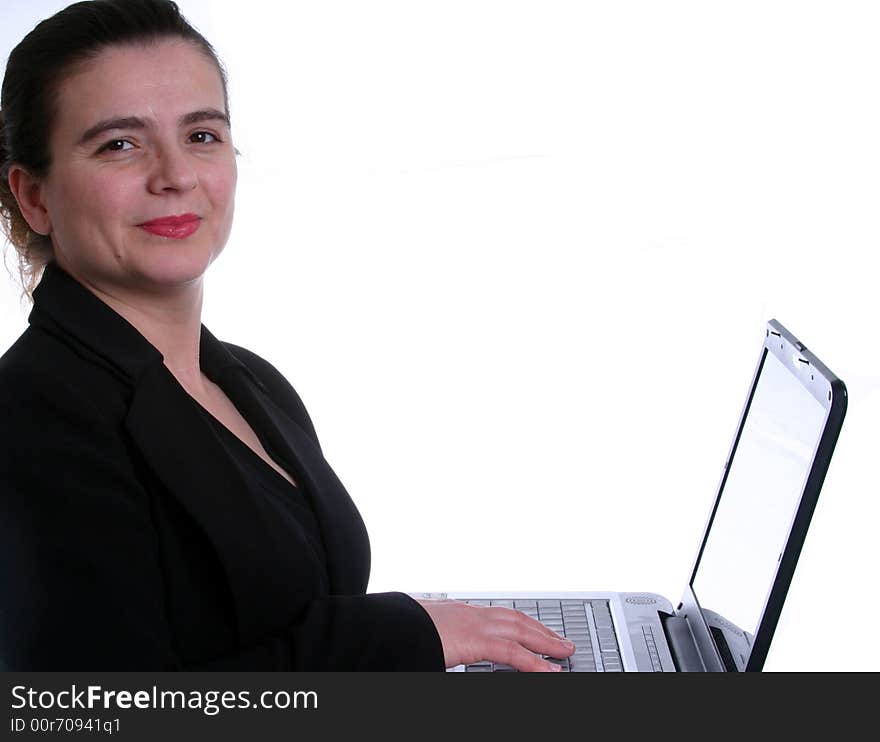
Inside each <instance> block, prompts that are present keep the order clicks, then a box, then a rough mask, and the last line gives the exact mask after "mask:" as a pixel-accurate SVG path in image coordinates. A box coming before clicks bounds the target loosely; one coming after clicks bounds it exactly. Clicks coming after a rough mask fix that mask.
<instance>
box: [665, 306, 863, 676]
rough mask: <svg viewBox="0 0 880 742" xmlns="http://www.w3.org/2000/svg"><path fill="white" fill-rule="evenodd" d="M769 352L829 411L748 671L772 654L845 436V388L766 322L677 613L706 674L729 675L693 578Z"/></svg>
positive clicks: (788, 335)
mask: <svg viewBox="0 0 880 742" xmlns="http://www.w3.org/2000/svg"><path fill="white" fill-rule="evenodd" d="M770 353H772V354H773V355H775V356H776V357H777V358H778V359H779V360H780V361H781V362H782V364H783V366H785V368H787V369H788V370H789V372H790V373H791V374H792V376H793V377H795V378H796V379H797V380H798V381H799V382H800V383H801V384H802V385H803V386H804V387H805V388H806V389H807V390H808V391H809V392H810V393H811V394H812V396H813V397H814V398H815V399H816V400H817V401H818V402H819V403H820V404H822V406H823V408H824V409H825V411H826V415H825V423H824V427H823V430H822V434H821V436H820V437H819V442H818V445H817V446H816V449H815V452H814V454H813V462H812V465H811V467H810V471H809V474H808V475H807V477H806V480H805V484H804V489H803V492H802V493H801V497H800V502H799V503H798V507H797V513H796V515H795V517H794V521H793V523H792V527H791V530H790V532H789V535H788V539H787V540H786V543H785V547H784V549H783V552H782V558H781V559H780V561H779V565H778V567H777V570H776V575H775V578H774V581H773V586H772V587H771V589H770V592H769V594H768V597H767V600H766V603H765V605H764V610H763V611H762V613H761V617H760V619H759V621H758V627H757V630H756V631H755V637H754V641H753V643H752V651H751V653H750V654H749V658H748V661H747V663H746V666H745V671H746V672H751V671H758V670H760V669H761V668H762V667H763V666H764V661H765V660H766V658H767V652H768V650H769V648H770V642H771V640H772V639H773V633H774V631H775V630H776V625H777V623H778V622H779V616H780V614H781V613H782V605H783V603H784V602H785V596H786V595H787V594H788V588H789V586H790V585H791V580H792V577H793V575H794V569H795V566H796V564H797V560H798V558H799V557H800V553H801V549H802V547H803V544H804V540H805V538H806V534H807V529H808V528H809V525H810V520H811V519H812V517H813V512H814V510H815V508H816V502H817V501H818V498H819V492H820V490H821V489H822V483H823V482H824V480H825V475H826V473H827V471H828V465H829V463H830V461H831V455H832V453H833V452H834V447H835V445H836V443H837V439H838V436H839V435H840V428H841V425H842V423H843V418H844V415H845V414H846V406H847V393H846V386H845V385H844V383H843V382H842V381H841V380H840V379H839V378H837V376H835V375H834V374H833V373H832V372H831V371H830V370H829V369H828V368H827V367H826V366H825V365H824V364H823V363H822V362H821V361H820V360H819V359H818V358H816V356H815V355H814V354H813V353H812V352H810V351H809V350H808V349H807V348H806V347H805V346H804V345H803V344H802V343H800V342H799V341H798V340H797V338H795V337H794V336H793V335H792V334H791V333H790V332H788V330H786V329H785V328H784V327H783V326H782V325H781V324H780V323H779V322H777V321H776V320H770V322H768V323H767V329H766V335H765V340H764V344H763V347H762V348H761V353H760V356H759V359H758V364H757V367H756V368H755V373H754V376H753V378H752V383H751V386H750V387H749V394H748V396H747V398H746V403H745V405H744V407H743V411H742V414H741V415H740V420H739V424H738V425H737V429H736V435H735V436H734V439H733V443H732V445H731V447H730V452H729V453H728V455H727V459H726V460H725V464H724V471H723V473H722V476H721V482H720V484H719V486H718V491H717V493H716V495H715V499H714V501H713V503H712V508H711V510H710V514H709V519H708V522H707V524H706V528H705V530H704V532H703V538H702V540H701V542H700V547H699V549H698V550H697V556H696V559H695V560H694V566H693V569H692V570H691V576H690V579H689V580H688V584H687V586H686V588H685V593H684V595H683V597H682V601H681V603H680V604H679V606H678V610H677V612H676V615H683V616H685V617H687V618H688V619H689V623H690V624H691V628H692V631H693V632H694V639H695V642H696V644H697V646H698V648H699V649H700V653H701V655H702V656H703V660H704V664H705V665H706V669H707V670H711V671H718V670H720V671H723V670H725V667H724V664H723V663H722V661H721V656H720V653H719V652H718V648H717V646H716V645H715V640H714V639H713V638H712V635H711V632H710V630H709V627H708V624H707V622H706V619H705V617H704V616H703V613H702V609H701V608H700V604H699V598H698V597H697V596H696V595H695V593H694V589H693V584H694V578H695V577H696V574H697V570H698V568H699V565H700V559H701V558H702V555H703V550H704V549H705V547H706V542H707V540H708V537H709V531H710V529H711V527H712V522H713V520H714V518H715V514H716V512H717V510H718V504H719V502H720V499H721V495H722V494H723V492H724V486H725V484H726V482H727V475H728V472H729V471H730V463H731V462H732V461H733V457H734V455H735V453H736V449H737V446H738V444H739V441H740V436H741V434H742V430H743V427H744V424H745V421H746V417H747V415H748V412H749V409H750V407H751V403H752V400H753V398H754V394H755V389H756V387H757V383H758V380H759V378H760V375H761V370H762V369H763V367H764V362H765V360H766V358H767V355H768V354H770Z"/></svg>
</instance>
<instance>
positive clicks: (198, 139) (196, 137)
mask: <svg viewBox="0 0 880 742" xmlns="http://www.w3.org/2000/svg"><path fill="white" fill-rule="evenodd" d="M189 141H191V142H193V143H194V144H211V143H212V142H219V141H220V138H219V137H218V136H217V135H216V134H212V133H211V132H210V131H194V132H193V133H192V134H190V135H189Z"/></svg>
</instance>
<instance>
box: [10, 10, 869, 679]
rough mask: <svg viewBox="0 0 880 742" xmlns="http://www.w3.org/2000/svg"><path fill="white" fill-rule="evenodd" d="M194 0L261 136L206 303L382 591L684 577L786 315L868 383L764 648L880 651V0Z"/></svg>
mask: <svg viewBox="0 0 880 742" xmlns="http://www.w3.org/2000/svg"><path fill="white" fill-rule="evenodd" d="M65 4H66V3H59V2H47V1H45V0H26V1H25V0H12V2H9V0H4V4H3V24H2V28H0V54H2V57H3V58H4V59H5V56H6V55H7V54H8V52H9V50H10V49H11V48H12V46H13V45H14V44H15V43H17V41H18V40H19V39H20V38H21V37H22V36H23V35H24V34H25V33H26V32H27V31H29V30H30V29H31V28H32V26H33V25H34V24H35V23H36V21H37V20H39V19H40V18H43V17H45V16H47V15H49V14H50V13H51V12H54V11H55V10H57V9H60V8H61V7H63V5H65ZM181 7H182V9H183V11H184V13H185V14H186V15H187V16H188V17H189V18H190V20H191V21H192V22H193V23H194V24H195V25H196V26H197V27H199V28H200V29H201V30H202V31H203V32H204V33H205V35H206V36H207V37H208V38H209V39H210V40H211V41H212V42H213V43H214V45H215V46H216V47H217V49H218V51H219V52H220V55H221V57H222V58H223V59H224V61H225V62H226V65H227V67H228V68H229V73H230V94H231V105H232V115H233V125H234V135H235V139H236V144H237V146H238V147H239V149H240V150H241V151H242V153H243V154H242V157H241V158H240V160H239V166H240V179H239V189H238V200H237V214H236V223H235V227H234V229H233V233H232V237H231V239H230V242H229V244H228V246H227V248H226V251H225V252H224V254H223V256H222V257H221V258H220V260H219V261H218V262H217V263H216V264H215V265H214V266H212V269H211V271H210V272H209V277H208V279H207V283H206V300H205V307H204V316H203V319H204V322H205V324H206V325H207V326H208V327H209V328H210V329H211V331H212V332H213V333H214V334H215V335H217V336H218V337H220V338H221V339H224V340H228V341H231V342H235V343H238V344H241V345H244V346H246V347H249V348H251V349H252V350H254V351H255V352H257V353H259V354H260V355H262V356H264V357H265V358H267V359H268V360H270V361H271V362H272V363H274V364H275V365H276V366H277V367H278V368H279V369H280V370H281V371H282V373H284V374H285V376H286V377H287V378H288V379H289V380H290V381H291V383H293V385H294V386H295V387H296V388H297V390H298V391H299V392H300V394H301V396H302V397H303V399H304V401H305V403H306V405H307V407H308V409H309V411H310V413H311V415H312V417H313V419H314V421H315V425H316V427H317V430H318V435H319V437H320V439H321V442H322V444H323V447H324V450H325V454H326V456H327V458H328V460H329V461H330V463H331V464H332V465H333V467H334V469H335V470H336V472H337V474H338V475H339V476H340V478H341V479H342V481H343V482H344V483H345V485H346V487H347V489H348V490H349V492H350V493H351V495H352V496H353V498H354V499H355V501H356V503H357V505H358V507H359V509H360V510H361V513H362V515H363V516H364V519H365V521H366V523H367V527H368V529H369V532H370V536H371V541H372V547H373V569H372V579H371V583H370V590H371V591H384V590H406V591H420V590H450V591H451V590H479V589H496V590H499V589H512V590H528V589H545V590H546V589H565V590H593V589H597V590H598V589H613V590H649V591H654V592H660V593H663V594H664V595H666V596H667V597H669V598H670V599H671V600H672V601H673V602H674V603H676V602H677V601H678V598H679V596H680V595H681V591H682V588H683V586H684V584H685V582H686V580H687V577H688V576H689V571H690V568H691V566H692V560H693V558H694V555H695V553H696V549H697V546H698V542H699V537H700V533H701V531H702V528H703V526H704V523H705V519H706V517H707V516H708V508H709V507H710V504H711V501H712V498H713V497H714V494H715V490H716V487H717V484H718V480H719V477H720V474H721V466H722V463H723V461H724V458H725V456H726V454H727V451H728V447H729V445H730V440H731V437H732V435H733V432H734V426H735V423H736V420H737V418H738V416H739V414H740V411H741V408H742V405H743V402H744V401H745V394H746V392H747V388H748V384H749V381H750V379H751V375H752V372H753V370H754V365H755V362H756V361H757V353H758V348H759V345H760V343H761V340H762V337H763V333H764V324H765V322H766V320H768V319H770V318H772V317H775V318H777V319H779V320H780V321H781V322H782V323H783V324H784V325H786V326H787V327H788V328H789V330H791V331H792V332H793V333H794V334H795V335H797V336H798V337H799V339H800V340H801V341H803V342H804V343H805V344H806V345H807V346H808V347H809V348H811V349H812V350H813V351H814V352H815V353H816V354H817V355H818V356H819V357H820V358H821V359H823V360H824V361H825V362H826V363H827V365H828V366H829V367H830V368H831V369H832V371H834V372H835V373H836V374H838V375H839V376H840V377H841V378H842V379H844V381H845V382H846V383H847V385H848V388H849V393H850V408H849V412H848V414H847V419H846V422H845V424H844V429H843V432H842V434H841V438H840V442H839V444H838V448H837V452H836V454H835V458H834V461H833V462H832V465H831V469H830V471H829V474H828V477H827V479H826V483H825V487H824V489H823V491H822V496H821V498H820V501H819V505H818V508H817V510H816V513H815V516H814V519H813V524H812V526H811V529H810V533H809V536H808V538H807V542H806V545H805V547H804V551H803V553H802V556H801V560H800V562H799V566H798V570H797V573H796V575H795V579H794V582H793V584H792V587H791V591H790V593H789V598H788V601H787V603H786V608H785V611H784V612H783V615H782V619H781V622H780V626H779V629H778V633H777V637H776V639H775V640H774V644H773V646H772V648H771V652H770V656H769V658H768V660H767V663H766V669H767V670H813V669H822V670H856V669H858V670H877V669H880V662H878V660H880V648H878V643H877V642H876V641H874V640H873V639H871V638H870V637H871V635H872V631H873V629H872V627H871V626H872V624H873V617H874V616H876V615H877V612H878V608H880V598H878V590H877V587H876V577H875V574H874V572H875V566H876V564H877V546H876V544H877V523H878V515H880V508H878V504H877V501H878V495H880V491H878V477H877V473H876V472H877V469H876V465H875V459H876V455H877V441H878V440H880V435H878V432H880V431H878V419H880V416H878V413H880V362H878V361H880V357H878V356H880V353H878V344H877V328H876V320H877V316H878V311H877V299H876V292H875V284H876V282H877V278H876V266H877V259H876V257H875V253H876V251H877V248H878V244H880V239H878V238H880V219H878V215H880V211H878V203H880V137H878V131H880V95H878V89H880V88H878V83H880V45H878V44H877V38H878V34H880V9H878V6H877V4H876V3H871V2H862V3H859V2H834V3H831V2H825V3H819V2H803V1H801V2H772V1H768V0H762V1H761V2H738V3H725V4H721V3H706V2H662V3H658V2H620V3H604V2H555V1H552V0H540V1H538V0H528V1H523V2H515V1H512V0H504V1H498V2H489V1H487V0H466V1H465V2H461V1H459V0H444V2H422V1H417V0H407V1H401V2H388V1H385V0H382V1H380V0H372V1H371V2H368V3H364V2H336V1H332V0H321V1H320V2H318V1H317V0H316V1H314V2H288V3H278V2H274V1H272V2H270V1H268V0H251V1H250V2H247V3H241V2H235V3H233V2H206V1H204V0H181ZM9 253H10V254H9V258H8V260H7V264H8V265H9V267H10V269H11V268H12V267H13V261H12V254H11V249H10V250H9ZM18 294H19V290H18V287H17V285H16V284H15V283H14V282H13V280H12V279H11V278H10V279H8V280H5V279H4V281H3V282H2V285H0V301H2V310H0V311H2V324H0V341H2V347H4V348H5V347H7V346H8V345H9V344H10V343H11V342H12V341H13V340H14V339H15V338H16V337H17V336H18V334H19V333H20V332H21V331H22V330H23V329H24V327H25V326H26V321H27V320H26V316H27V307H26V306H25V305H23V304H19V301H18ZM838 601H840V603H841V605H838ZM838 610H841V611H843V613H842V614H841V615H840V616H835V614H836V612H837V611H838ZM862 620H864V622H865V623H866V624H868V625H867V626H863V625H861V621H862ZM832 627H835V628H833V629H832ZM827 632H832V633H831V635H832V636H833V637H834V640H833V642H832V643H831V644H830V645H827V646H824V647H823V645H822V644H821V643H820V644H818V645H817V643H816V642H817V638H818V637H819V636H822V635H825V636H827V635H828V633H827ZM807 646H808V647H809V649H805V647H807Z"/></svg>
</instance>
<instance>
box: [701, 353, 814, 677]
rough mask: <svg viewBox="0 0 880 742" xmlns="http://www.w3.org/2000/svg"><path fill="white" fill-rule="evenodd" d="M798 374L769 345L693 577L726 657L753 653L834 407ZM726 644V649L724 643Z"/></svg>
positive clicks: (740, 662)
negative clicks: (818, 448) (823, 399)
mask: <svg viewBox="0 0 880 742" xmlns="http://www.w3.org/2000/svg"><path fill="white" fill-rule="evenodd" d="M787 360H788V362H789V363H791V364H792V367H793V368H795V369H796V370H797V373H796V372H794V371H792V370H789V368H788V367H787V365H786V364H785V363H784V362H783V361H782V360H780V358H777V357H776V356H775V355H774V354H773V353H770V352H768V351H767V350H766V349H765V350H764V358H763V361H762V363H761V365H760V369H759V371H758V374H757V382H756V384H755V385H754V387H753V394H752V398H751V401H750V403H749V404H748V406H747V414H746V417H745V420H744V421H743V423H742V426H741V429H740V433H739V439H738V442H737V443H736V444H735V446H734V449H733V457H732V459H731V461H730V462H729V466H728V471H727V476H726V479H725V480H724V482H723V485H722V490H721V494H720V496H719V498H718V500H717V505H716V510H715V513H714V516H713V518H712V522H711V527H710V530H709V532H708V534H707V536H706V540H705V543H704V546H703V550H702V554H701V556H700V559H699V563H698V565H697V570H696V572H695V573H694V576H693V579H692V581H691V587H692V589H693V592H694V595H695V597H696V598H697V601H698V602H699V604H700V607H701V609H702V612H703V615H704V617H705V618H706V622H707V624H708V625H709V628H710V630H711V631H712V633H713V637H714V638H715V639H716V644H719V651H721V653H722V654H725V653H729V654H728V656H727V658H726V661H727V662H729V661H730V660H733V662H734V663H735V665H736V666H737V669H740V670H742V669H743V668H744V667H745V665H746V663H747V661H748V655H749V653H750V652H751V650H752V646H753V642H754V637H755V634H756V632H757V630H758V627H759V625H760V622H761V617H762V615H763V614H764V609H765V606H766V604H767V599H768V596H769V594H770V590H771V588H772V587H773V583H774V580H775V578H776V573H777V570H778V568H779V565H780V560H781V559H782V554H783V551H784V549H785V545H786V542H787V540H788V536H789V533H790V531H791V528H792V523H793V521H794V517H795V514H796V513H797V510H798V506H799V504H800V500H801V496H802V494H803V492H804V486H805V484H806V480H807V476H808V475H809V473H810V468H811V465H812V463H813V457H814V455H815V453H816V449H817V447H818V444H819V440H820V438H821V435H822V431H823V428H824V425H825V418H826V415H827V412H828V410H827V409H826V405H824V404H822V403H821V402H819V401H818V400H817V399H816V398H815V397H814V396H813V393H811V391H810V389H808V388H807V386H806V385H805V381H803V380H802V379H807V380H808V379H809V378H810V375H809V373H807V375H806V377H805V376H804V374H803V373H802V370H803V369H799V368H797V363H798V359H797V358H794V359H792V358H789V359H787ZM724 643H726V644H727V646H726V647H722V646H721V644H724Z"/></svg>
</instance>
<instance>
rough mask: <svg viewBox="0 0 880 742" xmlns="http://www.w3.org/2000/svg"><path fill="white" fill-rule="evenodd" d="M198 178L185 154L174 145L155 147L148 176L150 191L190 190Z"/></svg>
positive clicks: (157, 192) (195, 184)
mask: <svg viewBox="0 0 880 742" xmlns="http://www.w3.org/2000/svg"><path fill="white" fill-rule="evenodd" d="M198 182H199V179H198V176H197V175H196V172H195V170H194V169H193V167H192V163H191V162H189V159H188V157H187V154H186V153H185V152H182V151H180V150H179V149H176V148H174V147H163V148H161V149H157V151H156V153H155V159H154V160H153V163H152V168H151V170H150V177H149V189H150V192H151V193H156V194H161V193H166V192H168V191H191V190H193V189H194V188H195V187H196V186H197V185H198Z"/></svg>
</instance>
